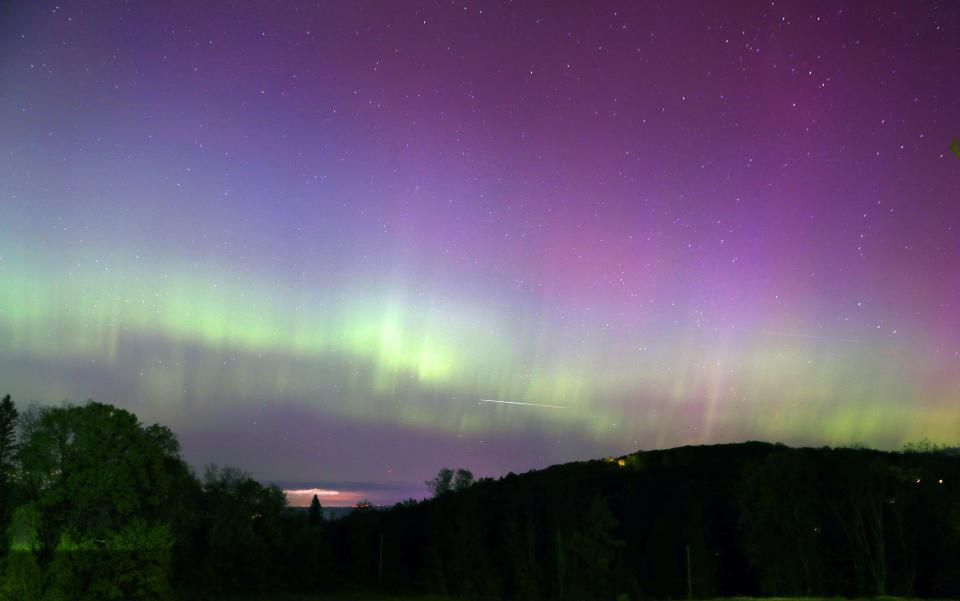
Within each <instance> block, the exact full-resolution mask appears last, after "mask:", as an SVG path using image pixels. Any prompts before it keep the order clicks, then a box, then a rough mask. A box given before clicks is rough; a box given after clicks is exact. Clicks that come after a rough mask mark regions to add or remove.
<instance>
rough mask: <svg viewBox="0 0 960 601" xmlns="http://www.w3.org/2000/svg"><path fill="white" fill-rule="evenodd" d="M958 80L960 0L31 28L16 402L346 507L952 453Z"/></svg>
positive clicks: (132, 17) (18, 192)
mask: <svg viewBox="0 0 960 601" xmlns="http://www.w3.org/2000/svg"><path fill="white" fill-rule="evenodd" d="M958 65H960V7H958V6H957V5H955V4H953V3H950V2H946V3H931V2H907V3H888V2H869V3H868V2H844V3H834V2H829V3H827V2H735V3H734V2H723V3H720V2H712V1H711V2H680V3H677V2H625V3H616V2H614V3H603V2H596V3H591V2H489V3H485V2H480V3H472V2H471V3H463V2H442V3H436V2H430V3H408V2H343V3H322V2H321V3H311V2H241V3H231V4H228V3H220V2H193V1H191V2H181V1H176V0H175V1H170V2H156V3H140V4H137V3H134V4H127V3H120V2H116V3H113V2H102V3H99V2H98V3H86V2H71V1H65V2H56V3H55V2H30V3H22V4H14V3H9V4H6V5H4V7H3V8H2V9H0V131H2V135H0V392H2V391H9V392H11V393H13V394H14V395H15V397H17V398H18V399H19V400H21V401H26V400H28V399H35V400H37V401H39V402H42V403H51V402H57V401H59V400H62V399H63V398H67V397H69V398H71V399H74V400H82V399H85V398H87V397H94V398H96V399H98V400H103V401H108V402H114V403H117V404H119V405H122V406H124V407H127V408H130V409H132V410H134V411H136V412H137V413H138V414H139V415H140V416H141V417H142V419H144V420H148V421H155V420H159V421H163V422H165V423H168V424H170V425H171V426H172V427H173V428H174V429H175V430H176V431H177V432H178V433H179V434H180V437H181V440H182V442H183V446H184V452H185V454H186V455H187V457H188V458H189V459H190V460H191V461H192V462H193V463H195V464H196V465H202V464H203V463H206V462H210V461H216V462H218V463H230V464H236V465H239V466H241V467H245V468H248V469H250V470H251V471H253V473H254V474H255V475H256V476H258V477H260V478H262V479H264V480H273V481H280V482H288V483H291V486H294V487H296V488H302V489H307V488H313V487H324V488H328V489H330V490H333V489H342V490H343V491H346V492H345V493H344V495H346V496H344V497H343V498H344V499H346V498H347V496H349V495H354V494H364V493H370V496H373V497H375V498H376V499H378V500H393V499H395V498H398V497H402V496H409V495H415V494H420V493H421V492H422V491H423V490H425V489H423V487H422V484H421V482H422V481H423V480H424V479H426V478H427V477H429V476H430V475H431V474H433V473H435V472H436V470H437V469H438V468H439V467H441V465H443V464H448V465H451V466H463V467H468V468H470V469H473V470H474V471H475V472H476V473H478V474H480V475H493V476H497V475H501V474H503V473H505V472H507V471H509V470H513V471H522V470H526V469H530V468H533V467H542V466H545V465H549V464H551V463H555V462H558V461H567V460H573V459H584V458H590V457H596V456H603V455H614V454H621V453H625V452H629V451H631V450H636V449H637V448H649V447H659V446H669V445H676V444H687V443H710V442H718V441H729V440H743V439H746V438H758V439H767V440H783V441H786V442H791V443H796V444H820V443H830V444H843V443H854V442H862V443H867V444H872V445H876V446H883V447H895V446H899V445H900V444H902V443H903V442H904V441H907V440H916V439H918V438H922V437H929V438H931V439H934V440H938V441H942V442H951V443H956V442H958V441H960V259H958V252H960V231H958V228H960V159H958V157H956V156H954V155H952V154H951V153H950V152H949V151H948V146H949V144H950V142H951V139H953V138H955V137H960V75H958V73H960V67H958ZM481 400H503V401H511V402H518V403H530V404H542V405H554V406H557V407H562V409H553V408H548V407H531V406H524V405H509V404H502V403H501V404H495V403H481V402H480V401H481ZM350 498H352V496H351V497H350Z"/></svg>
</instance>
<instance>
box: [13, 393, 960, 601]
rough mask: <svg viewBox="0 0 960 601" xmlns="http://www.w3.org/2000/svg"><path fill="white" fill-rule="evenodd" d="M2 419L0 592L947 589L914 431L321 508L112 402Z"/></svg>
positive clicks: (807, 592)
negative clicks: (222, 463)
mask: <svg viewBox="0 0 960 601" xmlns="http://www.w3.org/2000/svg"><path fill="white" fill-rule="evenodd" d="M0 426H2V428H0V467H2V480H0V486H2V488H0V491H2V497H0V500H2V504H0V507H2V526H3V531H4V532H6V533H7V536H6V537H4V539H3V541H4V545H3V548H2V554H3V580H2V585H0V598H2V599H175V598H183V599H193V598H197V599H203V598H209V599H216V598H222V596H223V595H229V594H234V593H251V592H265V593H266V592H289V591H298V592H318V591H320V592H322V591H327V592H329V591H343V590H353V591H356V590H361V591H362V590H367V591H377V592H387V593H395V594H402V595H413V594H422V593H436V594H441V595H448V596H452V597H460V598H466V599H523V600H540V599H542V600H546V599H558V600H563V599H571V600H572V599H609V600H616V599H619V600H625V599H664V598H688V597H693V598H707V597H718V596H730V595H772V596H797V595H802V596H811V595H817V596H826V595H846V596H863V595H877V596H881V595H901V596H924V597H950V596H954V597H955V596H957V595H960V570H957V568H956V566H957V565H958V564H960V511H958V507H960V502H958V501H960V489H958V487H957V482H960V457H958V456H957V455H956V453H955V452H954V451H953V450H951V449H946V448H940V447H936V446H934V445H931V444H928V443H920V444H916V445H910V446H908V447H906V448H905V449H904V450H903V451H901V452H882V451H876V450H871V449H866V448H802V449H794V448H789V447H786V446H783V445H778V444H768V443H760V442H748V443H743V444H728V445H713V446H700V447H683V448H676V449H671V450H660V451H641V452H637V453H634V454H630V455H627V456H624V457H617V458H605V459H599V460H595V461H586V462H577V463H570V464H566V465H557V466H553V467H551V468H548V469H544V470H539V471H532V472H528V473H526V474H520V475H516V474H512V473H511V474H508V475H507V476H505V477H503V478H500V479H497V480H494V479H490V478H482V479H480V480H479V481H477V482H475V483H471V482H469V479H463V480H461V481H460V482H458V483H457V484H458V485H457V486H450V487H440V489H439V490H438V494H435V496H434V497H433V498H432V499H429V500H426V501H421V502H417V501H413V500H411V501H408V502H405V503H400V504H397V505H395V506H393V507H390V508H375V507H371V506H369V505H367V504H361V505H360V506H359V507H357V508H356V509H354V511H353V512H352V513H351V514H349V515H348V516H347V517H344V518H342V519H339V520H327V521H325V520H324V519H323V515H322V512H321V511H320V507H319V504H318V503H315V504H314V506H313V507H312V508H311V510H309V511H304V510H301V509H298V508H290V507H287V505H286V501H285V498H284V493H283V491H281V490H280V489H279V488H277V487H275V486H264V485H262V484H260V483H258V482H257V481H255V480H254V479H252V478H251V477H250V476H249V475H247V474H246V473H244V472H243V471H241V470H239V469H235V468H217V467H213V466H211V467H208V468H207V469H206V470H205V472H204V473H203V475H202V476H198V475H196V474H195V473H194V472H193V470H192V469H191V468H190V467H189V466H188V465H187V464H186V463H185V462H184V461H183V460H182V459H181V457H180V454H179V445H178V443H177V439H176V436H175V435H174V434H173V432H171V431H170V430H169V429H167V428H165V427H163V426H160V425H152V426H144V425H143V424H141V423H140V422H139V421H138V419H137V418H136V416H135V415H133V414H132V413H130V412H128V411H125V410H122V409H118V408H116V407H112V406H109V405H105V404H101V403H94V402H90V403H87V404H85V405H81V406H70V405H64V406H60V407H44V408H39V407H37V406H32V407H30V408H28V409H26V410H24V411H22V412H19V411H18V410H17V408H16V406H15V405H14V403H13V402H12V401H11V400H10V398H9V397H6V398H5V399H4V400H3V403H2V405H0ZM434 485H436V481H434ZM446 488H449V489H450V490H446Z"/></svg>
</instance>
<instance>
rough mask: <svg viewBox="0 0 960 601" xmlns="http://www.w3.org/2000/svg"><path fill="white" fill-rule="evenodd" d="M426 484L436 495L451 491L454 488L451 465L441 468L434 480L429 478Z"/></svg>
mask: <svg viewBox="0 0 960 601" xmlns="http://www.w3.org/2000/svg"><path fill="white" fill-rule="evenodd" d="M426 484H427V488H429V489H430V493H431V494H432V495H433V496H434V497H439V496H440V495H442V494H443V493H446V492H450V491H451V490H452V489H453V470H452V469H450V468H449V467H445V468H441V469H440V471H439V472H437V477H436V478H434V479H433V480H427V482H426Z"/></svg>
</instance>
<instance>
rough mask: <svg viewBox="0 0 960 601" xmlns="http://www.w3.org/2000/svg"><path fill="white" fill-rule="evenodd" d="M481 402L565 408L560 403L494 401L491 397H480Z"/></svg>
mask: <svg viewBox="0 0 960 601" xmlns="http://www.w3.org/2000/svg"><path fill="white" fill-rule="evenodd" d="M479 402H481V403H499V404H501V405H523V406H525V407H544V408H546V409H566V407H562V406H560V405H545V404H543V403H521V402H519V401H495V400H493V399H480V401H479Z"/></svg>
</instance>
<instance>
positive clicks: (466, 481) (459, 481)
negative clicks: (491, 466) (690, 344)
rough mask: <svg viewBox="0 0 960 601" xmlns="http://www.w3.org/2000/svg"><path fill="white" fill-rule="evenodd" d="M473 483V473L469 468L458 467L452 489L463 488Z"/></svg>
mask: <svg viewBox="0 0 960 601" xmlns="http://www.w3.org/2000/svg"><path fill="white" fill-rule="evenodd" d="M472 484H473V473H472V472H471V471H470V470H465V469H463V468H460V469H458V470H457V473H456V475H455V476H454V479H453V490H464V489H465V488H469V487H470V486H471V485H472Z"/></svg>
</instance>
